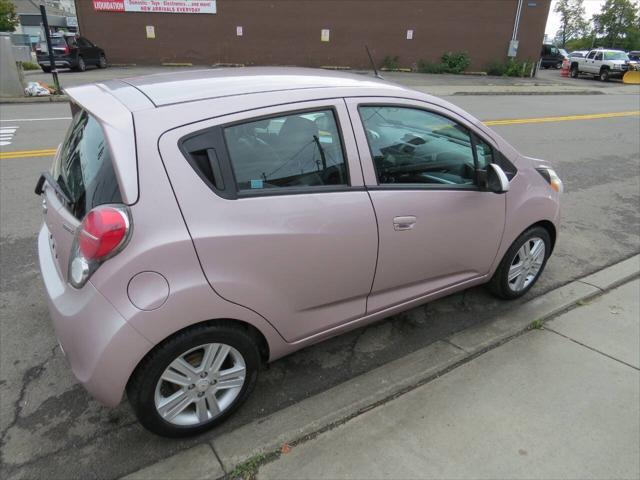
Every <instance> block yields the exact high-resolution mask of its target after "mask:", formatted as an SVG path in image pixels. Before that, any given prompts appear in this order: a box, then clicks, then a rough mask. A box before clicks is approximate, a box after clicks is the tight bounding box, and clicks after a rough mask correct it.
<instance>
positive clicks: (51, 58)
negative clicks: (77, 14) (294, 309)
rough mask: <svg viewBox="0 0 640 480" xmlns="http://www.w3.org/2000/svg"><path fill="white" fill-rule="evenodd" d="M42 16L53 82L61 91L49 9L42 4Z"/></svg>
mask: <svg viewBox="0 0 640 480" xmlns="http://www.w3.org/2000/svg"><path fill="white" fill-rule="evenodd" d="M40 16H41V17H42V25H43V27H44V36H45V37H46V39H47V50H48V51H49V65H50V68H51V74H52V75H53V84H54V85H55V87H56V93H60V82H59V81H58V70H57V69H56V60H55V57H54V56H53V47H52V46H51V32H49V20H47V11H46V10H45V7H44V5H42V4H40Z"/></svg>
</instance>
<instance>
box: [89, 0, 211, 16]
mask: <svg viewBox="0 0 640 480" xmlns="http://www.w3.org/2000/svg"><path fill="white" fill-rule="evenodd" d="M93 8H94V10H98V11H106V12H142V13H216V0H93Z"/></svg>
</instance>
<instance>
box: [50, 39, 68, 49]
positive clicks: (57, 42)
mask: <svg viewBox="0 0 640 480" xmlns="http://www.w3.org/2000/svg"><path fill="white" fill-rule="evenodd" d="M51 46H52V47H66V46H67V41H66V40H65V39H64V38H63V37H51Z"/></svg>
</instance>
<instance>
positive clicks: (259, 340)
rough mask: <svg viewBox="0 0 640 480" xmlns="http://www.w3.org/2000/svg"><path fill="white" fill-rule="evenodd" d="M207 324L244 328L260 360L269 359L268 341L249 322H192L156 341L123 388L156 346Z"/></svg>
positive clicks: (222, 319) (159, 346) (228, 320)
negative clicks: (252, 340)
mask: <svg viewBox="0 0 640 480" xmlns="http://www.w3.org/2000/svg"><path fill="white" fill-rule="evenodd" d="M208 325H216V326H228V327H231V328H241V329H243V330H245V331H246V332H247V333H248V334H249V335H250V336H251V337H252V338H253V339H254V340H255V342H256V346H257V347H258V351H259V352H260V360H261V361H262V362H263V363H267V362H268V361H269V355H270V348H269V342H268V341H267V338H266V337H265V335H264V334H263V333H262V332H261V331H260V330H259V329H258V328H257V327H255V326H254V325H252V324H250V323H249V322H245V321H243V320H236V319H230V318H218V319H211V320H204V321H202V322H196V323H192V324H191V325H188V326H186V327H184V328H181V329H180V330H176V331H175V332H173V333H172V334H170V335H169V336H167V337H166V338H164V339H163V340H161V341H160V342H158V343H156V344H155V345H154V346H153V347H151V348H150V349H149V350H148V351H147V352H146V353H145V354H144V355H143V356H142V358H141V359H140V360H139V361H138V363H137V364H136V366H135V367H134V368H133V369H132V370H131V373H130V374H129V378H128V379H127V382H126V386H125V390H126V389H127V388H128V387H129V383H130V382H131V379H132V378H133V377H134V375H135V373H136V372H137V371H138V369H139V368H140V367H141V366H143V365H144V363H145V362H146V360H147V359H148V358H149V357H150V356H151V355H152V354H153V352H155V351H156V350H157V349H158V348H161V347H162V346H163V345H165V344H166V343H167V342H168V341H170V340H171V339H172V338H174V337H175V336H176V335H180V334H183V333H184V332H186V331H188V330H192V329H195V328H200V327H203V326H208Z"/></svg>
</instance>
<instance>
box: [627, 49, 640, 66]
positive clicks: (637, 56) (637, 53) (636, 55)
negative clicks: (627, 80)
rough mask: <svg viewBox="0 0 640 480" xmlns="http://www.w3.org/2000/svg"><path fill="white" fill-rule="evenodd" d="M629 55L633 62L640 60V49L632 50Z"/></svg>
mask: <svg viewBox="0 0 640 480" xmlns="http://www.w3.org/2000/svg"><path fill="white" fill-rule="evenodd" d="M627 56H628V57H629V61H631V62H636V63H638V62H640V50H632V51H631V52H628V53H627Z"/></svg>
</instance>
